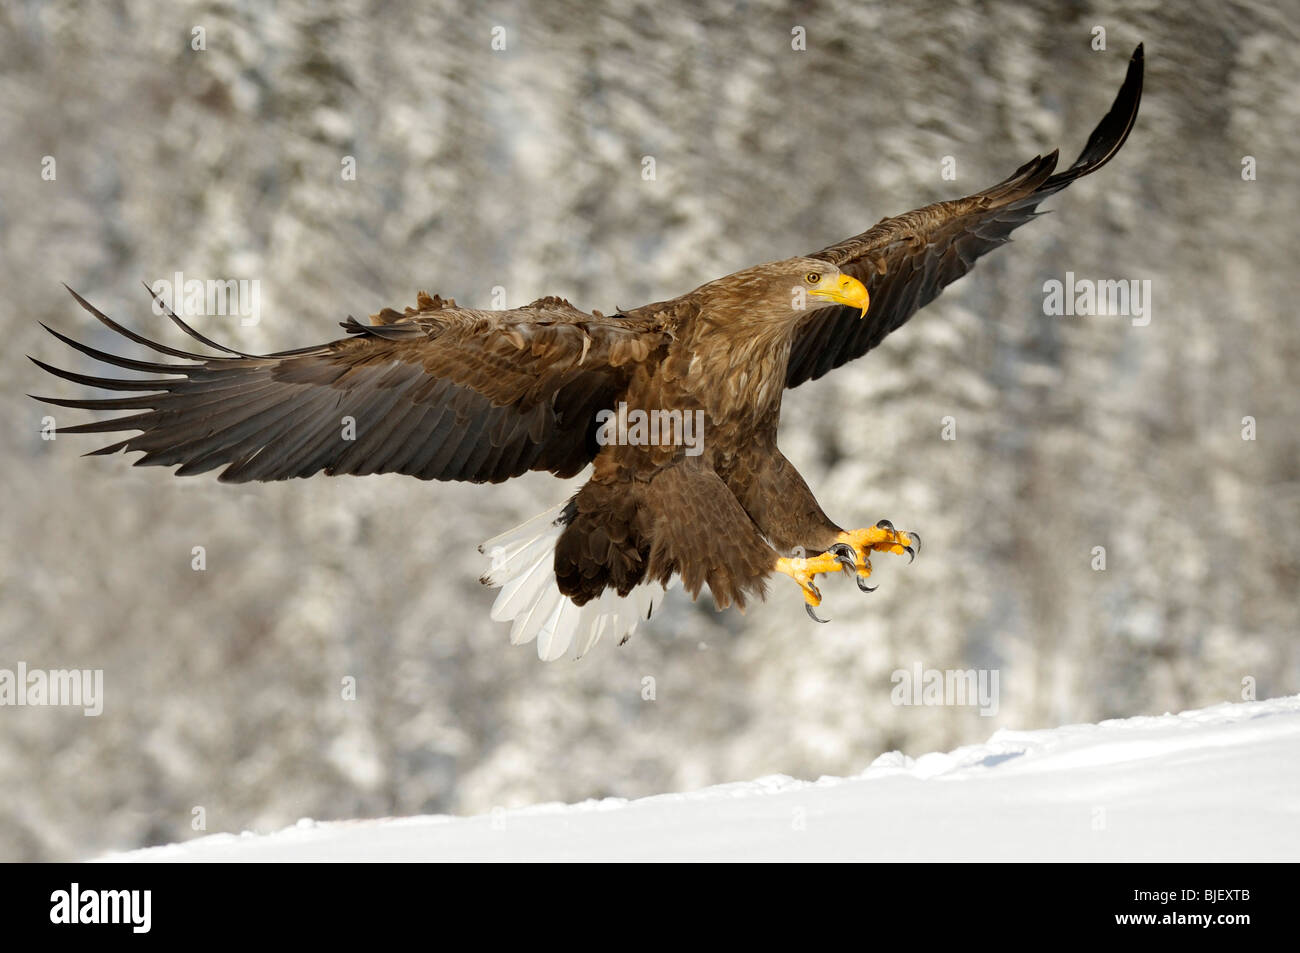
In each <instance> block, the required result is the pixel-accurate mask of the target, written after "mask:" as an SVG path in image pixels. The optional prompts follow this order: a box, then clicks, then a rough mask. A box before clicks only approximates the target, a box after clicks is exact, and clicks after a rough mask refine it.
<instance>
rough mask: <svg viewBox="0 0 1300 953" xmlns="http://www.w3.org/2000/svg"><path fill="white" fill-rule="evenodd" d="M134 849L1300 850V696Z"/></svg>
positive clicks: (1103, 855)
mask: <svg viewBox="0 0 1300 953" xmlns="http://www.w3.org/2000/svg"><path fill="white" fill-rule="evenodd" d="M105 859H107V860H116V861H120V860H128V861H286V860H292V861H368V860H392V861H417V860H714V859H726V860H788V859H797V860H1065V859H1073V860H1156V859H1158V860H1266V859H1268V860H1292V861H1294V860H1297V859H1300V696H1293V697H1289V698H1279V699H1273V700H1271V701H1262V702H1248V703H1243V704H1222V705H1215V706H1213V707H1210V708H1205V709H1202V710H1200V711H1190V712H1184V713H1183V714H1181V715H1168V714H1166V715H1162V716H1159V717H1140V718H1128V719H1124V720H1118V721H1106V722H1102V723H1101V724H1099V725H1069V726H1066V727H1064V728H1056V729H1052V730H1045V731H1006V730H1003V731H998V732H997V733H996V734H994V735H993V737H991V738H990V739H989V740H988V741H987V742H986V743H985V744H981V745H972V746H969V747H964V748H958V749H957V750H956V751H953V752H951V753H948V754H928V755H925V756H924V757H921V758H917V759H915V760H914V759H912V758H908V757H905V756H904V755H902V754H899V753H897V752H894V753H891V754H885V755H882V756H880V757H879V758H877V759H876V760H875V762H874V763H872V765H871V766H870V767H869V768H867V770H866V771H864V772H863V773H862V774H860V775H858V776H857V777H854V778H822V779H820V780H818V781H811V782H810V781H797V780H794V779H791V778H788V777H784V776H777V777H767V778H760V779H759V780H757V781H751V782H745V783H736V784H724V785H720V786H718V787H713V788H707V789H705V790H703V791H697V792H693V793H689V794H665V795H660V796H657V797H649V798H644V799H641V800H636V801H625V800H620V799H612V798H611V799H606V800H602V801H589V802H586V803H582V804H574V805H559V804H547V805H541V806H538V807H532V808H526V809H522V810H512V811H499V812H495V813H494V814H492V815H486V816H480V817H468V818H458V817H414V818H405V819H386V820H368V821H345V822H334V823H315V822H312V821H300V822H299V823H298V825H297V826H296V827H293V828H289V829H287V830H282V831H279V832H276V833H273V834H267V835H257V834H252V833H245V834H242V835H233V834H217V835H212V836H207V837H202V838H199V839H196V840H193V841H189V842H187V843H183V844H174V845H171V846H169V847H157V848H151V849H148V850H140V851H135V852H132V853H128V854H121V855H116V856H112V857H108V858H105Z"/></svg>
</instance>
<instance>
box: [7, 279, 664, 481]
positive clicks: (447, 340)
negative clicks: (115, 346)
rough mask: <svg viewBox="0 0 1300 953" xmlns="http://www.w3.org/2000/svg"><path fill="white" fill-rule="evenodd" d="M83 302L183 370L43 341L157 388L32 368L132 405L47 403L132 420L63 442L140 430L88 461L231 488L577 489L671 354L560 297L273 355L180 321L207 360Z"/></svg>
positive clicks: (376, 327)
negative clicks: (101, 458) (614, 414)
mask: <svg viewBox="0 0 1300 953" xmlns="http://www.w3.org/2000/svg"><path fill="white" fill-rule="evenodd" d="M69 290H71V289H69ZM73 296H74V297H75V298H76V299H77V301H78V302H79V303H80V304H81V306H82V307H83V308H85V309H86V310H87V311H89V312H90V313H91V314H93V315H94V316H95V317H96V318H98V319H99V320H100V321H101V322H103V323H104V324H105V325H107V326H108V327H109V328H111V329H112V330H114V331H116V332H117V333H119V334H121V335H122V336H124V337H126V338H129V339H130V340H132V341H136V342H138V343H140V344H144V345H147V346H148V347H150V348H152V349H154V350H155V351H158V352H159V353H162V354H167V355H171V356H172V357H179V358H182V359H184V361H185V363H180V364H175V363H154V362H150V361H138V360H131V359H128V358H123V357H118V356H116V355H112V354H107V353H104V352H102V351H98V350H95V349H94V348H91V347H88V346H86V345H84V344H80V343H78V342H76V341H74V340H72V339H71V338H68V337H65V336H64V335H62V334H60V333H59V332H57V331H54V330H53V329H50V328H47V330H49V331H50V333H51V334H53V335H54V336H55V337H57V338H58V339H59V340H61V341H63V342H64V343H66V344H68V345H70V346H71V347H74V348H76V349H77V350H79V351H81V352H83V353H85V354H88V355H89V356H91V357H93V358H95V359H97V360H100V361H103V362H105V363H107V364H112V365H115V366H117V367H122V368H127V369H129V370H134V371H142V372H145V373H148V374H150V375H155V376H151V377H149V378H145V379H135V380H131V379H121V378H111V377H92V376H88V375H84V374H77V373H73V372H70V371H65V370H61V369H59V368H56V367H52V366H50V365H48V364H44V363H42V362H40V361H36V363H37V364H38V365H39V366H41V367H42V368H44V369H45V370H47V371H49V372H50V373H52V374H55V375H57V376H59V377H62V378H65V379H67V380H70V381H74V382H76V383H79V384H88V385H90V386H92V387H100V388H104V389H107V390H114V391H130V392H134V393H133V394H132V395H131V396H127V397H118V398H108V399H102V400H83V399H75V400H64V399H56V398H48V397H41V398H38V399H39V400H44V401H46V402H48V403H51V404H56V405H59V406H63V407H77V408H84V409H89V410H121V411H135V413H131V414H128V415H127V416H124V417H115V418H112V419H109V420H103V421H96V422H92V423H85V424H79V425H77V426H73V427H63V428H60V429H59V431H58V432H59V433H119V432H130V431H139V433H138V435H136V436H131V437H127V438H125V439H122V440H120V441H118V442H116V443H113V444H110V445H109V446H107V447H103V448H102V449H100V450H96V451H93V452H94V453H97V454H98V453H114V452H116V451H119V450H122V451H127V452H130V451H142V452H143V453H144V456H143V457H141V458H140V459H138V460H136V461H135V462H136V465H137V466H141V465H143V466H179V469H178V470H177V471H176V474H177V475H178V476H183V475H189V474H194V473H203V472H206V471H208V470H213V469H215V468H217V467H224V469H223V470H222V472H221V476H220V479H221V480H223V481H226V482H237V483H238V482H246V481H250V480H284V479H288V478H290V477H307V476H311V475H312V474H313V473H317V472H319V471H321V470H324V471H325V472H326V473H328V474H344V473H348V474H365V473H390V472H392V473H406V474H410V475H411V476H416V477H419V478H420V479H424V480H469V481H472V482H476V483H481V482H493V483H496V482H500V481H502V480H506V479H509V478H510V477H513V476H518V475H520V474H522V473H524V472H526V471H528V470H548V471H551V472H553V473H556V474H557V475H559V476H572V475H574V474H575V473H577V472H578V471H579V470H581V469H582V467H583V466H585V465H586V464H587V463H588V462H589V461H590V460H591V458H592V457H593V456H594V455H595V451H596V450H597V449H598V447H597V445H596V440H595V431H596V424H595V414H596V412H597V411H598V410H600V409H601V408H605V407H611V406H614V405H615V404H616V402H617V399H618V395H619V394H620V393H621V392H622V390H623V389H624V388H625V387H626V384H627V381H628V379H629V377H630V375H631V373H632V370H633V368H634V367H635V366H636V365H637V364H638V363H639V362H641V361H645V360H647V359H648V358H649V357H650V356H651V355H652V354H653V353H654V352H655V350H656V348H658V347H659V346H660V344H661V343H662V342H661V335H660V333H659V332H658V331H656V330H655V329H654V328H653V327H652V326H650V325H649V324H647V323H645V322H641V323H638V322H636V321H634V320H630V319H626V318H618V317H604V316H602V315H600V314H599V313H596V314H585V313H583V312H581V311H578V310H577V309H575V308H573V307H572V306H571V305H569V303H568V302H567V301H562V300H560V299H556V298H545V299H542V300H540V301H537V302H534V303H533V304H531V305H528V306H527V307H524V308H518V309H515V310H513V311H500V312H493V311H471V310H467V309H461V308H457V307H455V303H454V302H443V301H442V300H441V299H438V298H430V297H429V296H427V295H424V294H423V293H422V294H421V296H420V301H419V305H420V307H419V308H418V309H413V308H408V309H407V310H406V312H405V313H404V314H403V313H399V312H396V311H393V310H391V309H385V310H384V311H383V312H381V313H380V314H379V315H376V316H375V319H374V320H375V321H376V323H375V324H373V325H369V326H368V325H362V324H360V323H358V322H357V321H356V320H354V319H352V318H349V319H348V321H347V322H345V323H344V325H343V327H344V328H346V329H347V331H348V332H349V334H350V336H349V337H346V338H343V339H341V340H337V341H332V342H330V343H328V344H322V345H320V346H318V347H308V348H300V349H298V350H293V351H281V352H278V353H274V354H265V355H253V354H244V353H241V352H238V351H233V350H231V349H229V348H225V347H222V346H221V345H219V344H216V343H215V342H213V341H210V340H208V339H207V338H206V337H204V336H203V335H201V334H200V333H199V332H197V331H195V330H193V329H192V328H190V327H189V326H188V325H186V324H185V323H184V322H182V321H181V320H180V319H179V318H178V317H176V316H175V315H174V314H172V315H170V316H171V318H172V320H173V321H174V322H175V323H176V324H178V325H179V326H180V327H181V328H182V329H184V330H185V331H186V332H187V333H189V334H190V335H192V336H193V337H195V338H197V339H198V340H199V341H201V342H203V343H204V344H205V345H207V346H209V347H213V348H216V349H217V350H219V351H222V352H223V353H222V354H220V355H217V356H211V355H204V354H194V353H190V352H188V351H183V350H178V349H176V348H173V347H169V346H167V345H165V344H159V343H156V342H154V341H151V340H149V339H147V338H145V337H143V336H141V335H139V334H136V333H134V332H132V331H129V330H127V329H126V328H124V327H122V326H121V325H119V324H117V323H116V322H115V321H113V320H112V319H111V318H108V317H107V316H105V315H104V314H102V313H100V312H99V311H98V310H96V309H95V308H94V307H93V306H91V305H90V304H89V303H88V302H87V301H85V299H83V298H82V297H81V296H80V295H77V294H76V292H73ZM33 360H35V358H33ZM156 375H166V376H161V377H160V376H156Z"/></svg>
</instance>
